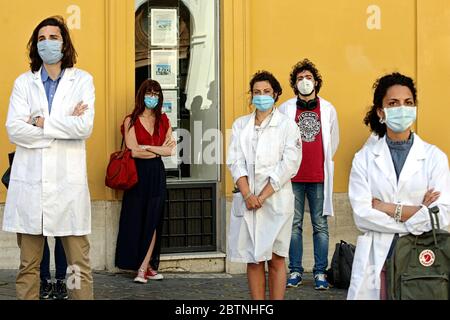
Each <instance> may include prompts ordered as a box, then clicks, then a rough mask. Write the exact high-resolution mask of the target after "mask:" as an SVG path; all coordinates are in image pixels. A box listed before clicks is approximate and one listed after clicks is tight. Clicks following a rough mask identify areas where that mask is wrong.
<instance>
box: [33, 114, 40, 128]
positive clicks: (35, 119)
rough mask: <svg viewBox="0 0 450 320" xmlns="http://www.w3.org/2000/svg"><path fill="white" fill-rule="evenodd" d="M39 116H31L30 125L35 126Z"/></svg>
mask: <svg viewBox="0 0 450 320" xmlns="http://www.w3.org/2000/svg"><path fill="white" fill-rule="evenodd" d="M39 118H40V117H39V116H38V117H34V118H32V119H31V125H33V126H35V127H36V126H37V122H38V120H39Z"/></svg>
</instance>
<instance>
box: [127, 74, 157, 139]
mask: <svg viewBox="0 0 450 320" xmlns="http://www.w3.org/2000/svg"><path fill="white" fill-rule="evenodd" d="M147 92H158V98H159V99H158V105H157V106H156V108H154V109H153V111H154V112H155V118H156V119H155V129H154V131H153V132H154V134H156V135H159V130H157V128H159V121H160V120H161V109H162V105H163V100H164V96H163V93H162V90H161V85H160V84H159V83H158V81H155V80H152V79H147V80H145V81H144V82H142V84H141V86H140V87H139V90H138V92H137V94H136V100H135V106H134V110H133V112H132V113H131V115H130V118H131V121H130V126H129V127H128V130H130V129H131V127H132V126H134V124H135V123H136V120H137V118H138V117H139V116H140V115H141V114H142V113H143V112H144V111H145V103H144V98H145V94H146V93H147Z"/></svg>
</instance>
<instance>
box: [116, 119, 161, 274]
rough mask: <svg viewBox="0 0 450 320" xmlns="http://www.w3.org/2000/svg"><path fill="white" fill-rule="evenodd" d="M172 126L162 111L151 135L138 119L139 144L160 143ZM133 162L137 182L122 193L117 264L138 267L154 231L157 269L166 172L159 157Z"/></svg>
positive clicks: (156, 266)
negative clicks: (155, 129) (156, 129)
mask: <svg viewBox="0 0 450 320" xmlns="http://www.w3.org/2000/svg"><path fill="white" fill-rule="evenodd" d="M169 126H170V124H169V119H168V118H167V116H166V115H165V114H162V115H161V119H160V122H159V125H158V131H154V132H153V134H150V133H149V132H148V131H147V130H146V129H145V128H144V126H143V125H142V123H141V121H140V120H139V118H138V119H137V120H136V122H135V124H134V130H135V132H136V139H137V142H138V144H140V145H150V146H161V145H162V144H163V143H164V140H165V139H166V135H167V130H169ZM155 127H156V126H155ZM134 161H135V163H136V170H137V174H138V183H137V184H136V185H134V186H133V187H132V188H131V189H129V190H126V191H125V192H124V194H123V200H122V210H121V212H120V223H119V234H118V236H117V247H116V261H115V265H116V266H117V267H118V268H120V269H125V270H137V269H138V268H139V266H140V265H141V263H142V261H143V260H144V258H145V256H146V254H147V251H148V248H149V246H150V243H151V240H152V237H153V234H154V233H155V232H156V241H155V246H154V248H153V254H152V257H151V260H150V266H151V267H152V268H153V269H154V270H158V266H159V255H160V252H161V235H162V225H163V214H164V204H165V199H166V193H167V191H166V171H165V169H164V164H163V162H162V160H161V158H160V157H158V158H153V159H138V158H135V159H134Z"/></svg>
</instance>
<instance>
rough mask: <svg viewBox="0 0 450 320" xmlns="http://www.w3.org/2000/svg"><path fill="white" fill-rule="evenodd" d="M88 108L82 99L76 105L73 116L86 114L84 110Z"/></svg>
mask: <svg viewBox="0 0 450 320" xmlns="http://www.w3.org/2000/svg"><path fill="white" fill-rule="evenodd" d="M87 109H88V105H87V104H83V101H80V102H78V103H77V105H76V106H75V109H74V110H73V113H72V116H74V117H80V116H82V115H83V114H84V112H85V111H86V110H87Z"/></svg>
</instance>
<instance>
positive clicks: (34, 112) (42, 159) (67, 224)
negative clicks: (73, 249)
mask: <svg viewBox="0 0 450 320" xmlns="http://www.w3.org/2000/svg"><path fill="white" fill-rule="evenodd" d="M80 101H83V103H84V104H87V105H88V109H87V110H86V111H85V113H84V115H83V116H80V117H74V116H72V112H73V111H74V108H75V106H76V104H77V103H78V102H80ZM94 101H95V89H94V84H93V78H92V76H91V75H90V74H88V73H87V72H85V71H82V70H79V69H76V68H68V69H66V70H65V73H64V75H63V77H62V78H61V80H60V83H59V85H58V89H57V90H56V94H55V97H54V100H53V105H52V111H51V115H49V112H48V101H47V97H46V94H45V89H44V85H43V83H42V80H41V71H40V70H39V71H37V72H34V73H32V72H31V71H30V72H27V73H25V74H23V75H21V76H19V77H18V78H17V80H16V81H15V83H14V88H13V92H12V95H11V99H10V105H9V110H8V117H7V120H6V129H7V132H8V136H9V139H10V141H11V143H13V144H15V145H16V154H15V157H14V162H13V165H12V170H11V180H10V184H9V189H8V193H7V198H6V204H5V212H4V218H3V230H4V231H9V232H16V233H24V234H35V235H38V234H43V235H45V236H68V235H76V236H80V235H86V234H89V233H90V232H91V204H90V196H89V189H88V181H87V173H86V148H85V139H87V138H88V137H89V136H90V135H91V132H92V129H93V124H94ZM35 116H43V117H44V118H45V124H44V129H42V128H39V127H34V126H32V125H30V124H28V123H27V121H28V120H29V119H30V117H35Z"/></svg>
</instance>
